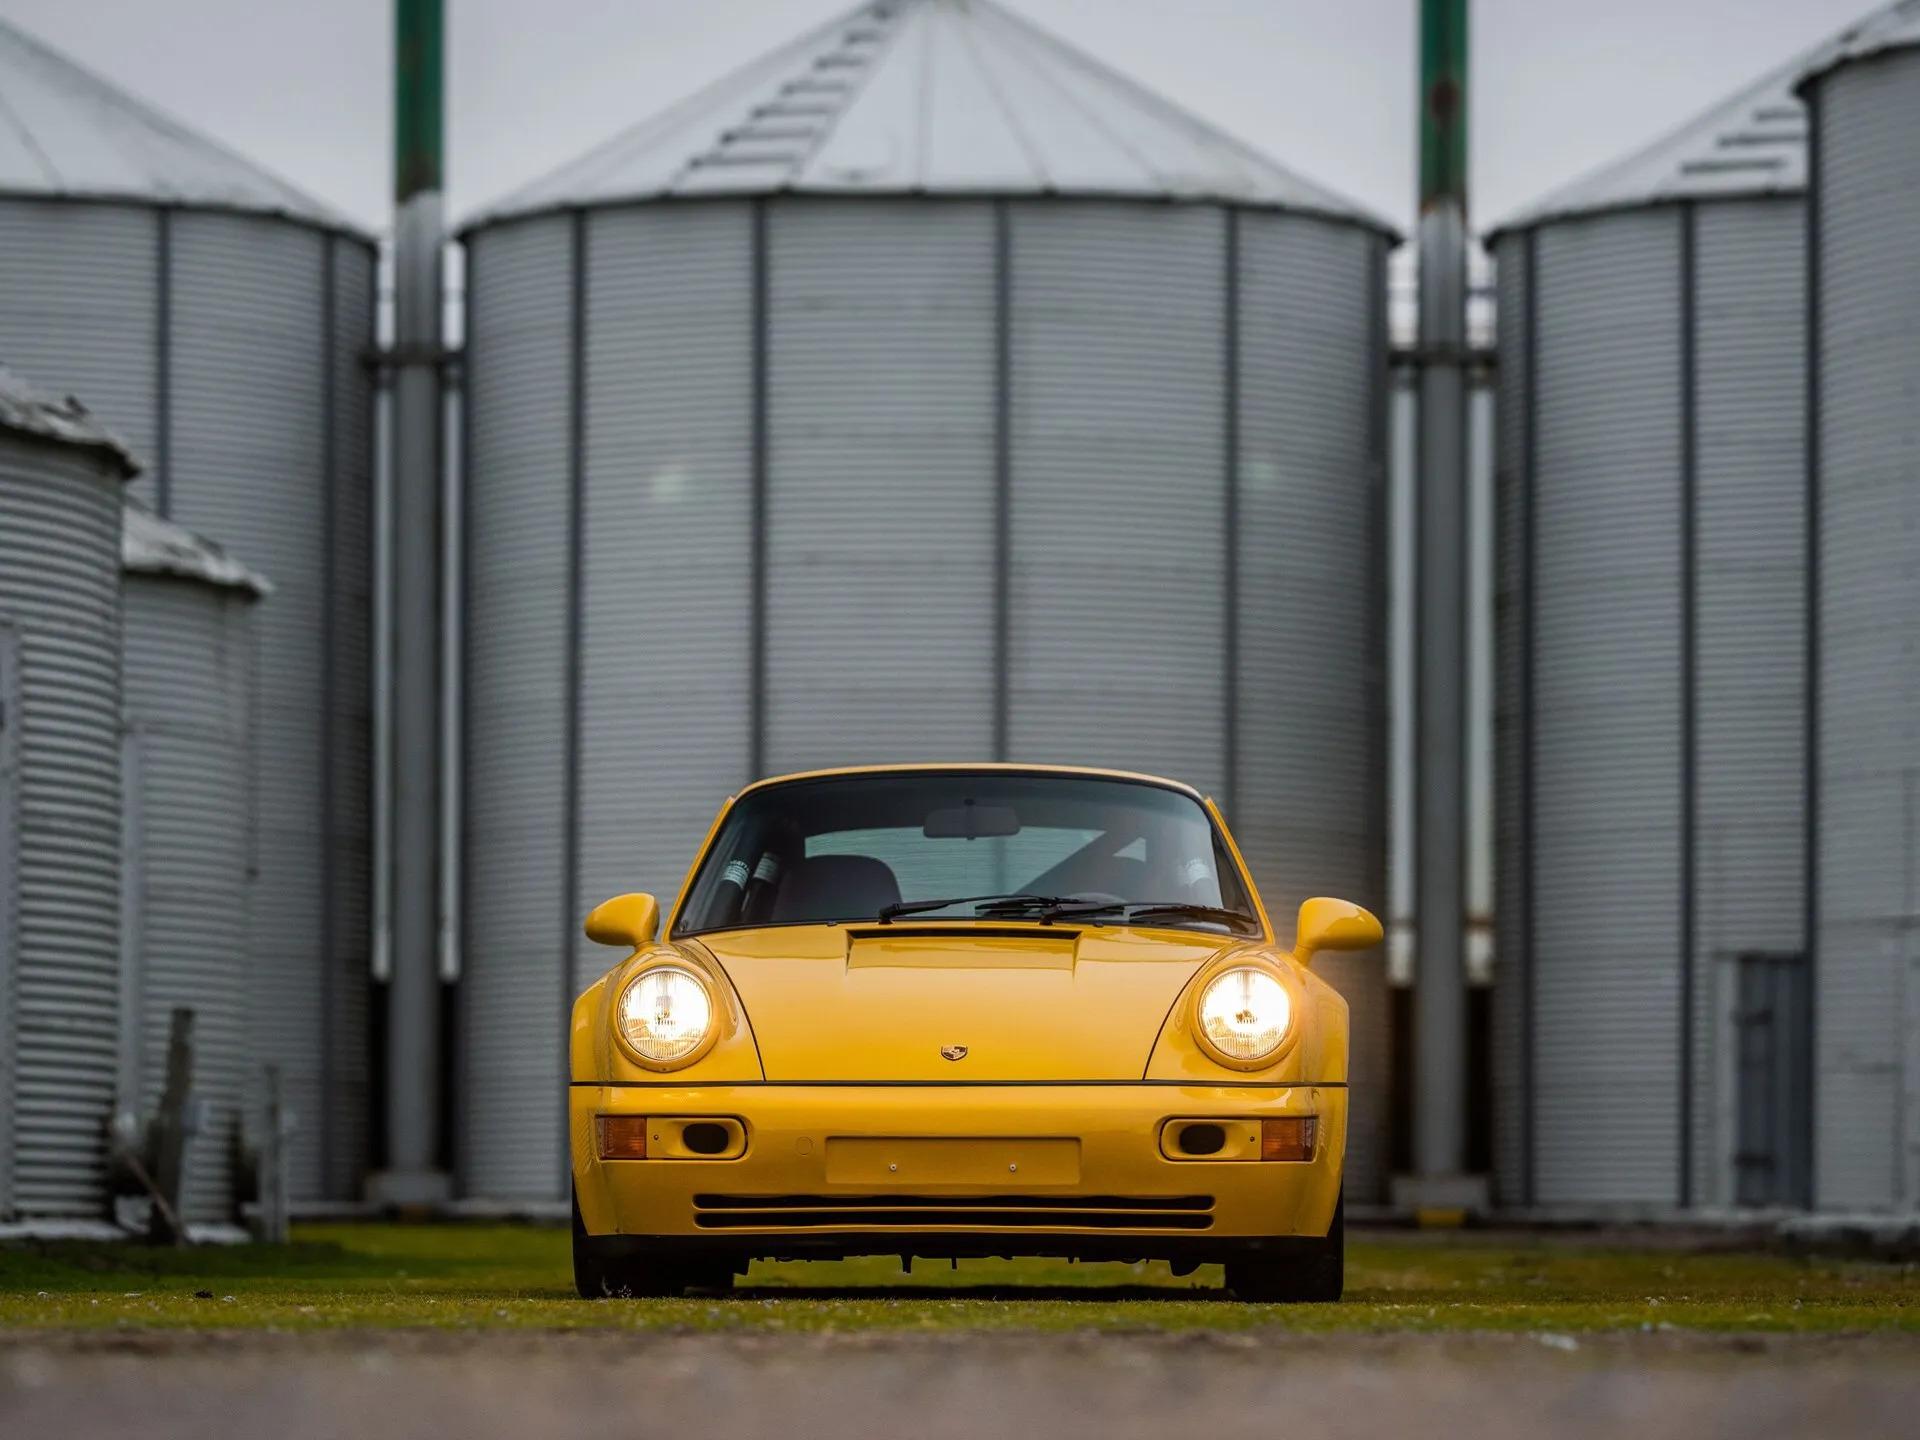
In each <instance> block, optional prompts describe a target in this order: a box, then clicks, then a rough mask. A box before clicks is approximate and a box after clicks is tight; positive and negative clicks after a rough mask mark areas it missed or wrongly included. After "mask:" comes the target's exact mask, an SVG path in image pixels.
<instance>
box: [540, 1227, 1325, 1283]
mask: <svg viewBox="0 0 1920 1440" xmlns="http://www.w3.org/2000/svg"><path fill="white" fill-rule="evenodd" d="M574 1243H575V1244H576V1245H579V1246H584V1247H585V1248H586V1249H587V1250H588V1252H589V1253H591V1254H592V1255H593V1256H594V1257H595V1258H596V1259H598V1260H600V1261H602V1262H603V1263H632V1262H642V1263H655V1264H672V1265H677V1266H701V1267H705V1266H712V1267H715V1268H718V1267H721V1266H726V1267H729V1268H731V1269H732V1271H733V1272H734V1273H735V1274H743V1273H745V1271H746V1268H747V1266H748V1265H749V1264H750V1263H751V1262H752V1261H755V1260H845V1259H849V1258H851V1257H853V1256H857V1255H898V1256H899V1257H900V1258H901V1259H902V1260H903V1261H906V1260H996V1259H997V1260H1013V1259H1023V1258H1030V1257H1038V1258H1042V1259H1059V1260H1087V1261H1117V1262H1120V1263H1123V1264H1135V1263H1138V1262H1140V1261H1143V1260H1165V1261H1168V1262H1170V1263H1171V1264H1172V1265H1173V1267H1174V1269H1175V1272H1176V1273H1181V1274H1184V1273H1185V1272H1186V1271H1187V1270H1189V1269H1191V1268H1192V1267H1194V1266H1197V1265H1229V1264H1232V1263H1234V1262H1235V1261H1240V1260H1299V1261H1306V1260H1310V1259H1312V1258H1313V1257H1314V1256H1316V1255H1318V1254H1319V1253H1320V1252H1321V1250H1322V1248H1323V1247H1324V1245H1325V1243H1326V1242H1325V1239H1324V1237H1309V1236H1300V1235H1281V1236H1266V1235H1263V1236H1230V1235H1220V1236H1206V1237H1200V1236H1181V1235H1073V1236H1066V1235H1031V1234H1027V1235H1020V1236H1017V1237H1016V1236H1004V1235H981V1234H977V1233H959V1234H951V1235H944V1234H939V1233H937V1232H930V1231H925V1230H915V1231H911V1232H902V1231H884V1230H883V1231H872V1232H850V1231H835V1232H834V1233H832V1234H822V1235H764V1234H759V1235H739V1236H722V1235H666V1236H661V1235H581V1236H576V1237H575V1240H574Z"/></svg>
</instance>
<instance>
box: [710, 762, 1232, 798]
mask: <svg viewBox="0 0 1920 1440" xmlns="http://www.w3.org/2000/svg"><path fill="white" fill-rule="evenodd" d="M980 773H989V774H1001V775H1058V776H1061V777H1063V778H1069V777H1071V778H1079V779H1087V778H1089V777H1091V778H1093V779H1097V780H1126V781H1131V782H1133V783H1134V784H1138V785H1157V786H1159V787H1160V788H1161V789H1163V790H1178V791H1179V792H1180V793H1181V794H1183V795H1191V796H1192V797H1193V798H1194V799H1196V800H1200V799H1204V798H1205V797H1204V796H1202V795H1201V793H1200V792H1199V791H1198V790H1196V789H1194V788H1193V786H1191V785H1187V784H1183V783H1182V782H1181V781H1178V780H1169V779H1167V778H1166V777H1165V776H1164V775H1146V774H1142V773H1140V772H1138V771H1133V770H1108V769H1105V768H1103V767H1100V766H1095V765H1023V764H1018V763H1014V762H1009V761H1000V760H982V761H949V762H938V763H935V762H926V763H919V764H909V765H839V766H834V767H832V768H830V769H825V770H796V771H794V772H793V773H792V774H790V775H769V776H767V777H766V778H765V779H764V780H756V781H754V782H753V784H751V785H748V786H746V787H745V788H744V789H742V790H741V791H740V795H751V794H752V793H753V792H754V791H756V790H765V789H769V788H771V787H772V786H775V785H788V784H792V783H793V782H794V781H796V780H823V779H832V778H835V777H841V776H852V775H971V774H980ZM735 798H738V797H737V796H736V797H735Z"/></svg>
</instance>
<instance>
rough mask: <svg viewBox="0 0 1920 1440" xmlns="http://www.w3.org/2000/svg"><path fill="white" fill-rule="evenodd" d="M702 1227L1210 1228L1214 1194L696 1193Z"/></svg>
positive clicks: (696, 1212)
mask: <svg viewBox="0 0 1920 1440" xmlns="http://www.w3.org/2000/svg"><path fill="white" fill-rule="evenodd" d="M693 1207H694V1224H696V1225H697V1226H699V1227H700V1228H701V1229H703V1230H744V1229H785V1230H818V1229H825V1228H829V1227H832V1228H838V1229H865V1230H883V1229H897V1228H903V1227H911V1228H914V1229H921V1230H927V1229H954V1228H961V1227H964V1228H967V1229H975V1228H986V1229H1015V1230H1021V1229H1026V1230H1030V1229H1035V1228H1052V1229H1076V1230H1205V1229H1207V1228H1208V1227H1210V1226H1211V1225H1212V1224H1213V1213H1212V1212H1213V1197H1212V1196H1211V1195H1173V1196H1159V1195H1085V1196H1082V1195H1073V1196H1062V1195H696V1196H694V1197H693Z"/></svg>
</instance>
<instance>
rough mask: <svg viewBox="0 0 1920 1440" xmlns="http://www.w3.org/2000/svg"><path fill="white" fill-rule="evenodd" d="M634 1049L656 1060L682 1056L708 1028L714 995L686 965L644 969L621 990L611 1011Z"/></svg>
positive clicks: (674, 1058)
mask: <svg viewBox="0 0 1920 1440" xmlns="http://www.w3.org/2000/svg"><path fill="white" fill-rule="evenodd" d="M615 1023H617V1024H618V1025H619V1027H620V1035H621V1038H622V1039H624V1040H625V1041H626V1042H627V1044H628V1045H630V1046H632V1047H633V1050H634V1053H635V1054H637V1055H640V1056H642V1057H643V1058H645V1059H648V1060H651V1061H653V1062H654V1063H656V1064H662V1065H665V1064H671V1063H672V1062H673V1061H675V1060H684V1059H686V1058H687V1057H688V1056H690V1055H692V1054H693V1052H694V1051H695V1050H696V1049H698V1048H699V1046H700V1042H701V1041H703V1040H705V1039H706V1038H707V1032H708V1031H709V1030H711V1029H712V1028H713V997H712V996H711V995H709V994H708V993H707V987H706V986H705V985H703V984H701V983H700V981H699V979H698V978H696V977H695V976H694V975H693V973H692V972H691V971H687V970H682V969H681V968H680V967H679V966H677V965H656V966H654V967H653V969H651V970H643V971H641V972H640V974H639V976H638V977H636V978H635V979H634V980H633V981H632V982H631V983H630V984H629V985H628V986H627V988H626V989H625V990H623V991H622V992H621V993H620V1012H619V1014H618V1015H617V1016H616V1017H615Z"/></svg>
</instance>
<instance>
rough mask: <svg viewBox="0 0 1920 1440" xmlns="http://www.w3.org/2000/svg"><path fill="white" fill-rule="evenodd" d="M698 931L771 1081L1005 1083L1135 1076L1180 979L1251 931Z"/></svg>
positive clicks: (899, 927) (900, 927) (903, 927)
mask: <svg viewBox="0 0 1920 1440" xmlns="http://www.w3.org/2000/svg"><path fill="white" fill-rule="evenodd" d="M1159 934H1160V936H1161V937H1164V936H1165V934H1166V932H1164V931H1163V932H1159ZM695 943H696V944H699V945H702V946H704V947H705V948H706V949H707V950H708V951H709V952H710V953H711V955H712V956H713V958H714V960H715V961H716V962H717V963H718V964H719V965H720V967H721V968H722V969H723V970H725V971H726V973H727V975H728V977H729V978H730V979H731V980H732V981H733V985H734V988H735V990H736V991H737V992H738V993H739V996H740V1000H741V1003H742V1005H743V1006H744V1007H745V1009H746V1013H747V1020H748V1023H749V1024H750V1025H751V1026H752V1029H753V1035H754V1039H755V1041H756V1042H757V1043H758V1045H759V1047H760V1062H761V1064H762V1066H763V1067H764V1068H765V1071H766V1077H767V1079H769V1080H775V1081H779V1080H786V1081H796V1080H813V1081H833V1080H882V1081H914V1080H930V1081H1012V1080H1138V1079H1140V1078H1141V1076H1142V1075H1143V1074H1144V1073H1145V1072H1146V1068H1147V1057H1148V1056H1149V1054H1150V1053H1151V1052H1152V1050H1153V1045H1154V1041H1155V1039H1156V1038H1158V1036H1159V1033H1160V1027H1161V1025H1162V1024H1163V1022H1164V1021H1165V1020H1166V1017H1167V1012H1168V1010H1170V1009H1171V1008H1172V1006H1173V1002H1174V1000H1175V999H1176V998H1177V997H1178V996H1179V994H1180V990H1181V987H1183V986H1184V985H1185V984H1186V983H1187V981H1188V979H1189V978H1191V977H1192V975H1193V973H1194V971H1195V970H1197V969H1199V968H1200V966H1201V965H1202V964H1204V963H1205V962H1206V961H1207V960H1208V959H1210V958H1211V957H1212V956H1214V955H1215V954H1217V953H1219V951H1220V950H1221V949H1223V948H1225V947H1226V946H1228V945H1230V944H1236V943H1244V942H1240V941H1237V940H1234V939H1230V938H1229V937H1226V936H1211V935H1194V936H1192V937H1191V938H1182V939H1178V940H1174V939H1167V938H1156V937H1150V936H1147V935H1144V934H1141V933H1139V932H1136V931H1129V930H1117V929H1107V928H1099V929H1090V930H1084V931H1076V930H1074V929H1071V928H1069V927H1065V926H1050V927H1040V926H1024V927H1023V926H993V927H986V928H983V927H979V926H975V925H971V924H958V925H947V926H942V925H914V924H896V925H890V926H851V927H849V926H839V925H831V926H830V925H805V926H789V927H781V928H778V929H765V930H738V931H728V932H722V933H715V934H708V935H703V936H701V937H699V939H698V940H697V941H696V942H695ZM961 1046H964V1047H965V1052H966V1053H965V1054H964V1055H963V1056H960V1057H959V1058H956V1059H947V1058H945V1057H944V1056H943V1054H942V1050H943V1049H948V1050H951V1049H954V1048H957V1047H961Z"/></svg>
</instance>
